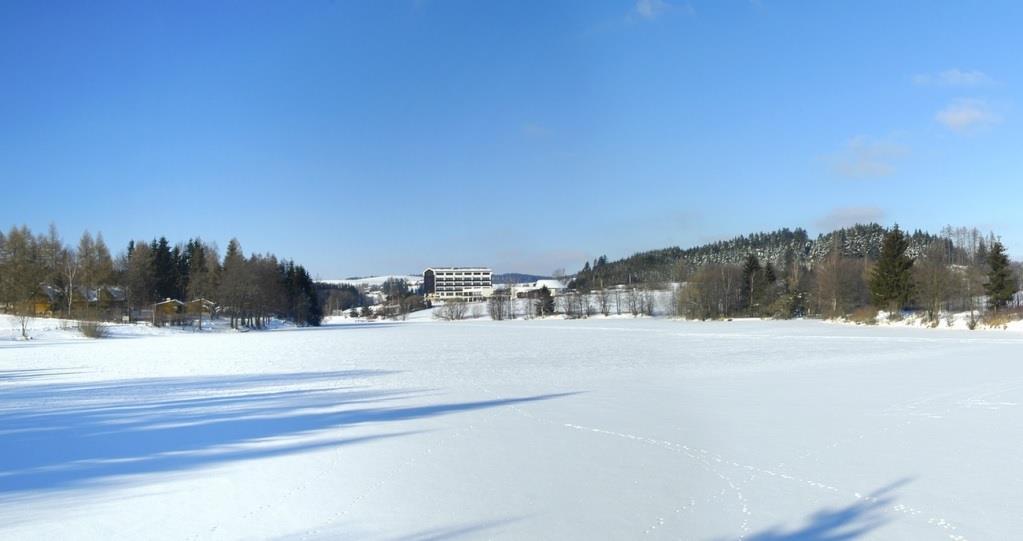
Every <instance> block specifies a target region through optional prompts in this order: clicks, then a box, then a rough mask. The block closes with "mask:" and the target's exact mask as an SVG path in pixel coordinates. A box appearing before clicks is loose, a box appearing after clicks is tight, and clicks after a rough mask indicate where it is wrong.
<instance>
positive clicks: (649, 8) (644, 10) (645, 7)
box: [628, 0, 696, 21]
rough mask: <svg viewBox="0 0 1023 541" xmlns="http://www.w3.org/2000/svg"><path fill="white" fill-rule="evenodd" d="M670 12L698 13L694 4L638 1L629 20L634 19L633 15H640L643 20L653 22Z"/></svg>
mask: <svg viewBox="0 0 1023 541" xmlns="http://www.w3.org/2000/svg"><path fill="white" fill-rule="evenodd" d="M669 11H671V12H681V13H684V14H686V15H693V14H694V13H695V12H696V10H695V9H694V8H693V6H692V4H689V3H671V2H668V1H667V0H636V4H635V5H634V6H633V8H632V13H630V14H629V17H628V19H632V15H638V16H639V17H640V18H642V19H646V20H648V21H652V20H654V19H656V18H658V17H660V16H661V15H663V14H665V13H668V12H669Z"/></svg>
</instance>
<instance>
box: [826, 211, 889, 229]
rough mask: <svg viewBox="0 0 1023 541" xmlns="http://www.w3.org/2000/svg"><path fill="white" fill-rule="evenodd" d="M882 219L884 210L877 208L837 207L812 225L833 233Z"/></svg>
mask: <svg viewBox="0 0 1023 541" xmlns="http://www.w3.org/2000/svg"><path fill="white" fill-rule="evenodd" d="M884 217H885V212H884V210H882V209H880V208H878V207H839V208H836V209H832V210H831V212H829V213H827V214H825V215H824V216H821V217H820V218H818V219H817V221H815V222H814V225H816V226H817V228H818V229H820V230H821V231H834V230H835V229H841V228H843V227H850V226H853V225H856V224H868V223H871V222H878V223H880V222H881V221H883V220H884Z"/></svg>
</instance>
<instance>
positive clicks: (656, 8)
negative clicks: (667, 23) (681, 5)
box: [635, 0, 668, 19]
mask: <svg viewBox="0 0 1023 541" xmlns="http://www.w3.org/2000/svg"><path fill="white" fill-rule="evenodd" d="M635 9H636V13H638V14H639V16H640V17H643V18H644V19H653V18H656V17H657V16H658V15H660V14H661V13H663V12H664V11H665V10H667V9H668V4H667V3H666V2H665V1H664V0H636V8H635Z"/></svg>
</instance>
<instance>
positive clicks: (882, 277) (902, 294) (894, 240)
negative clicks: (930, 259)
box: [870, 225, 913, 312]
mask: <svg viewBox="0 0 1023 541" xmlns="http://www.w3.org/2000/svg"><path fill="white" fill-rule="evenodd" d="M908 247H909V241H907V240H906V237H905V235H904V234H903V233H902V230H901V229H899V226H898V225H896V226H895V227H894V228H893V229H892V230H891V231H890V232H889V233H888V234H887V235H885V237H884V242H883V243H882V244H881V253H880V254H879V256H878V260H877V265H876V266H875V267H874V271H873V273H872V274H871V276H870V296H871V299H872V301H873V303H874V306H877V307H878V308H887V309H889V310H890V311H892V312H895V311H898V310H901V309H902V308H903V307H905V306H906V305H907V304H909V299H910V297H911V296H912V295H913V273H912V272H913V259H912V258H911V257H909V256H907V255H906V249H907V248H908Z"/></svg>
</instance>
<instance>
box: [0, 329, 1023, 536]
mask: <svg viewBox="0 0 1023 541" xmlns="http://www.w3.org/2000/svg"><path fill="white" fill-rule="evenodd" d="M426 321H430V320H423V321H415V322H407V323H392V322H380V323H373V324H360V323H355V322H349V323H347V324H344V325H336V326H328V327H324V328H318V329H313V328H309V329H286V330H281V331H275V332H264V333H247V334H216V333H207V334H203V333H198V334H190V333H177V334H171V335H167V336H157V337H145V338H125V339H111V340H100V341H92V340H79V341H74V342H47V341H45V340H39V341H33V342H29V343H24V342H0V395H2V396H3V397H4V400H3V401H0V433H2V434H0V437H2V440H0V442H2V443H0V538H3V539H47V538H50V539H70V538H74V539H140V538H145V539H241V538H279V539H453V538H459V539H462V538H465V539H636V538H649V539H678V538H682V539H700V540H704V539H705V540H717V539H747V540H758V541H767V540H772V541H780V540H796V539H799V540H824V539H829V540H837V539H857V540H860V539H863V540H867V539H971V540H977V539H1012V538H1014V537H1015V536H1016V535H1017V532H1019V531H1021V530H1023V516H1021V514H1020V513H1019V510H1018V495H1019V494H1020V493H1021V491H1023V461H1020V460H1018V455H1019V448H1020V445H1021V443H1023V365H1021V364H1020V363H1019V359H1020V352H1021V350H1023V337H1021V336H1020V335H1018V334H1017V333H996V332H986V333H978V332H972V333H971V332H968V331H957V330H946V331H943V332H935V331H933V330H929V329H918V328H896V327H857V326H851V325H849V326H845V325H828V324H823V323H818V322H799V321H795V322H767V321H734V322H731V323H698V322H679V321H668V320H658V319H636V320H632V319H628V320H602V319H592V320H583V321H557V320H548V321H506V322H489V321H463V322H454V323H447V322H438V321H430V322H429V323H427V322H426Z"/></svg>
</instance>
